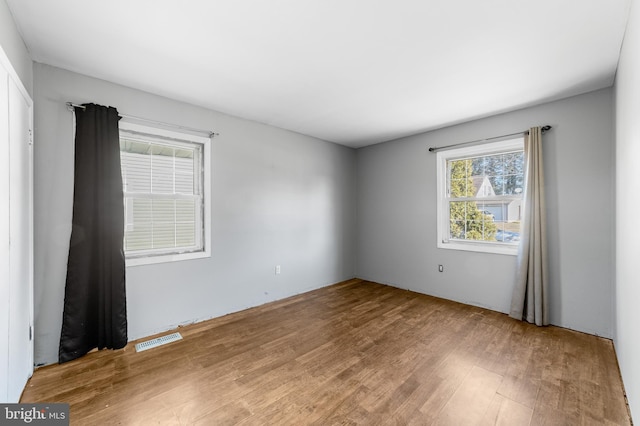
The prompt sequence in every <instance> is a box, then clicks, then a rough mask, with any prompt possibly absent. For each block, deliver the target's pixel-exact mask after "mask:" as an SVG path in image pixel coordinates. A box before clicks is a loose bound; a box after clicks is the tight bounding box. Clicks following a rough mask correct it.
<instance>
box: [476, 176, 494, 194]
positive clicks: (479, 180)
mask: <svg viewBox="0 0 640 426" xmlns="http://www.w3.org/2000/svg"><path fill="white" fill-rule="evenodd" d="M471 181H472V182H473V194H474V196H475V197H477V196H478V193H479V192H480V189H482V187H483V186H484V187H486V186H489V188H490V195H496V194H495V192H494V191H493V186H492V185H491V181H490V180H489V178H488V177H486V176H472V177H471Z"/></svg>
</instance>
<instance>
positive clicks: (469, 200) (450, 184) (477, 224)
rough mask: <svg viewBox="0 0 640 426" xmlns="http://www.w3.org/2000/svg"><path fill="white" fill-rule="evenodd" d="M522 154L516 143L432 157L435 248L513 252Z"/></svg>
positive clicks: (520, 210) (519, 142)
mask: <svg viewBox="0 0 640 426" xmlns="http://www.w3.org/2000/svg"><path fill="white" fill-rule="evenodd" d="M523 149H524V139H523V138H516V139H509V140H504V141H499V142H493V143H489V144H482V145H475V146H470V147H461V148H456V149H451V150H446V151H440V152H438V153H437V158H436V161H437V173H438V175H437V185H438V247H439V248H445V249H454V250H469V251H479V252H486V253H498V254H516V253H517V247H518V243H519V241H520V223H521V220H522V214H523V206H522V203H523V190H524V151H523Z"/></svg>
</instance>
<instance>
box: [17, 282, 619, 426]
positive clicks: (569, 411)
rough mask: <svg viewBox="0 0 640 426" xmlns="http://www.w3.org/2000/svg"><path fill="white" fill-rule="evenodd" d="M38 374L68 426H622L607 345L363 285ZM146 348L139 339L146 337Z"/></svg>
mask: <svg viewBox="0 0 640 426" xmlns="http://www.w3.org/2000/svg"><path fill="white" fill-rule="evenodd" d="M179 331H180V332H181V333H182V335H183V338H184V339H183V340H181V341H178V342H175V343H170V344H168V345H165V346H161V347H158V348H155V349H151V350H147V351H144V352H140V353H136V352H135V348H134V344H135V342H132V343H130V344H129V345H127V347H126V348H125V349H123V350H119V351H100V352H93V353H90V354H88V355H87V356H85V357H83V358H81V359H79V360H76V361H72V362H69V363H67V364H63V365H53V366H48V367H44V368H41V369H38V370H37V371H36V372H35V374H34V375H33V377H32V378H31V380H30V381H29V383H28V385H27V388H26V390H25V392H24V394H23V397H22V402H68V403H70V404H71V424H76V425H105V424H122V425H147V424H167V425H179V424H185V425H186V424H188V425H191V424H193V425H226V424H240V425H308V424H317V425H332V424H366V425H373V424H384V425H387V424H391V425H405V424H406V425H429V424H433V425H510V426H512V425H515V426H517V425H591V424H593V425H629V424H630V423H631V420H630V418H629V415H628V411H627V408H626V405H625V401H624V395H623V389H622V383H621V381H620V376H619V372H618V366H617V362H616V359H615V354H614V351H613V345H612V343H611V341H609V340H606V339H602V338H598V337H595V336H590V335H586V334H582V333H578V332H573V331H570V330H566V329H561V328H557V327H544V328H538V327H536V326H533V325H530V324H525V323H521V322H518V321H514V320H512V319H510V318H508V317H507V316H506V315H503V314H499V313H496V312H492V311H488V310H485V309H481V308H476V307H471V306H466V305H462V304H459V303H455V302H450V301H446V300H442V299H437V298H434V297H430V296H425V295H421V294H416V293H412V292H408V291H404V290H400V289H396V288H392V287H388V286H383V285H380V284H375V283H370V282H366V281H361V280H351V281H348V282H345V283H340V284H336V285H334V286H330V287H326V288H322V289H319V290H316V291H312V292H309V293H305V294H302V295H299V296H295V297H291V298H288V299H285V300H281V301H278V302H274V303H270V304H268V305H263V306H260V307H257V308H253V309H249V310H246V311H243V312H239V313H235V314H231V315H227V316H224V317H221V318H216V319H213V320H210V321H206V322H202V323H199V324H194V325H190V326H187V327H182V328H180V330H179ZM144 340H147V339H144Z"/></svg>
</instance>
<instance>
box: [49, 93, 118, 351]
mask: <svg viewBox="0 0 640 426" xmlns="http://www.w3.org/2000/svg"><path fill="white" fill-rule="evenodd" d="M84 107H85V108H84V109H82V108H79V107H76V108H75V114H76V139H75V171H74V181H75V182H74V194H73V227H72V230H71V244H70V246H69V260H68V262H67V282H66V287H65V295H64V313H63V318H62V334H61V335H60V350H59V353H58V356H59V358H58V360H59V362H60V363H63V362H67V361H71V360H73V359H76V358H78V357H81V356H82V355H84V354H86V353H87V352H89V351H90V350H92V349H94V348H98V349H103V348H112V349H119V348H123V347H124V346H125V345H126V344H127V307H126V294H125V293H126V292H125V264H124V250H123V235H124V207H123V196H122V174H121V171H120V139H119V134H118V120H119V119H120V117H119V116H118V111H117V110H116V109H115V108H113V107H104V106H100V105H94V104H85V105H84Z"/></svg>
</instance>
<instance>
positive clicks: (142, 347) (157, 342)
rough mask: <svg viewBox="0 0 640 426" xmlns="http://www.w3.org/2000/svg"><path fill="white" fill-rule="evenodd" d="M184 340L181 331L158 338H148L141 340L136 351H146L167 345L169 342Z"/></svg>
mask: <svg viewBox="0 0 640 426" xmlns="http://www.w3.org/2000/svg"><path fill="white" fill-rule="evenodd" d="M177 340H182V336H181V335H180V333H173V334H167V335H166V336H161V337H158V338H156V339H151V340H147V341H146V342H140V343H137V344H136V352H142V351H146V350H147V349H152V348H155V347H158V346H162V345H166V344H167V343H171V342H175V341H177Z"/></svg>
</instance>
